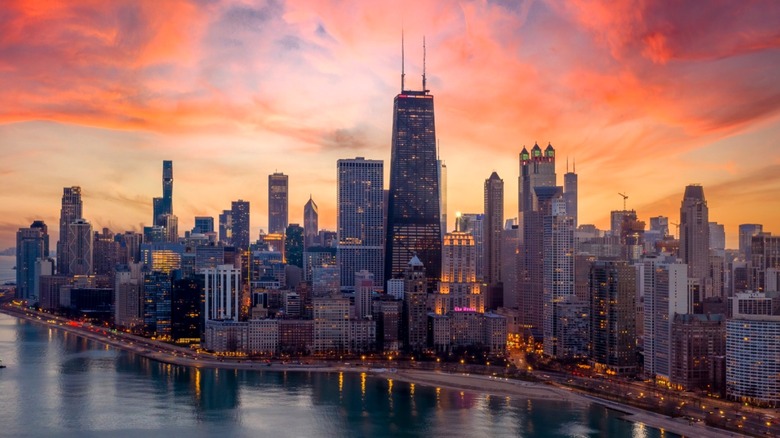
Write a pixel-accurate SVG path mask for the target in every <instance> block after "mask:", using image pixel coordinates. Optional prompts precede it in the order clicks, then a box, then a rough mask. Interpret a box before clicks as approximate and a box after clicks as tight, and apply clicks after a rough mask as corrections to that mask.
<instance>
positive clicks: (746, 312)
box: [726, 293, 780, 408]
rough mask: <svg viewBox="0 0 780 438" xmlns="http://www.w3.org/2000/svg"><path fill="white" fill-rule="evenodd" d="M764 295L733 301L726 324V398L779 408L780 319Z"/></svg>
mask: <svg viewBox="0 0 780 438" xmlns="http://www.w3.org/2000/svg"><path fill="white" fill-rule="evenodd" d="M772 301H773V300H772V298H770V297H768V296H767V295H766V294H764V293H738V294H736V295H735V296H734V297H733V298H731V304H732V311H731V314H732V319H729V320H728V321H727V322H726V396H727V397H728V398H729V399H730V400H735V401H738V402H746V403H753V404H757V405H759V406H765V407H771V408H777V407H780V379H778V378H777V376H778V375H780V315H778V314H777V312H773V310H772V307H773V306H772Z"/></svg>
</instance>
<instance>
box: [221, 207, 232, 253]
mask: <svg viewBox="0 0 780 438" xmlns="http://www.w3.org/2000/svg"><path fill="white" fill-rule="evenodd" d="M219 241H220V242H223V243H224V244H226V245H230V244H231V243H232V242H233V212H232V211H231V210H222V213H221V214H220V215H219Z"/></svg>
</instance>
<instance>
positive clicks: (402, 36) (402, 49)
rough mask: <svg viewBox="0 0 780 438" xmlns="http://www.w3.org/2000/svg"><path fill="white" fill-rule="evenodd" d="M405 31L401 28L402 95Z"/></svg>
mask: <svg viewBox="0 0 780 438" xmlns="http://www.w3.org/2000/svg"><path fill="white" fill-rule="evenodd" d="M404 76H406V74H405V73H404V29H403V28H401V93H403V92H404Z"/></svg>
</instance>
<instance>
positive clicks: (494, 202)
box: [483, 172, 504, 285]
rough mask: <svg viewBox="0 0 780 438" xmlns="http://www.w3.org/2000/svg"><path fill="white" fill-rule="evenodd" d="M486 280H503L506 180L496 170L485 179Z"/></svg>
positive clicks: (491, 283) (489, 282) (495, 282)
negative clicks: (502, 249) (502, 237)
mask: <svg viewBox="0 0 780 438" xmlns="http://www.w3.org/2000/svg"><path fill="white" fill-rule="evenodd" d="M484 227H485V231H484V234H483V236H484V251H485V255H484V259H483V260H484V262H485V272H486V278H485V282H486V283H488V284H490V285H495V284H497V283H499V282H501V232H502V231H503V229H504V180H502V179H501V178H499V177H498V174H497V173H496V172H493V173H492V174H491V175H490V178H488V179H486V180H485V221H484Z"/></svg>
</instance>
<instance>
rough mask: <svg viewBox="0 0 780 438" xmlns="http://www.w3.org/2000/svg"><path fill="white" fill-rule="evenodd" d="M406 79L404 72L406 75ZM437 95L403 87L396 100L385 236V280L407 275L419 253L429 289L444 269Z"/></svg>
mask: <svg viewBox="0 0 780 438" xmlns="http://www.w3.org/2000/svg"><path fill="white" fill-rule="evenodd" d="M402 78H403V74H402ZM436 160H437V156H436V128H435V123H434V112H433V95H431V94H429V90H426V89H425V72H424V71H423V89H422V90H421V91H411V90H404V87H403V79H402V81H401V93H400V94H398V95H397V96H396V97H395V100H394V104H393V138H392V154H391V162H390V191H389V196H388V205H387V237H386V239H385V273H384V275H385V281H386V280H388V279H391V278H398V277H400V276H401V275H402V274H403V271H404V269H406V265H407V263H408V262H409V260H410V259H411V258H412V257H414V256H415V255H416V256H417V257H418V258H419V259H420V261H421V262H422V263H423V265H424V266H425V269H426V276H427V278H428V282H429V290H430V289H432V287H431V286H432V285H434V284H435V283H436V282H437V281H438V280H439V277H440V274H441V246H442V233H441V211H440V208H439V205H440V202H441V200H440V199H439V196H440V191H439V169H438V165H437V161H436Z"/></svg>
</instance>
